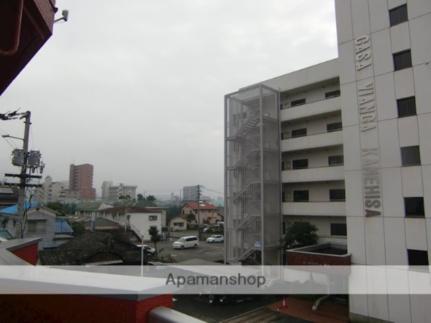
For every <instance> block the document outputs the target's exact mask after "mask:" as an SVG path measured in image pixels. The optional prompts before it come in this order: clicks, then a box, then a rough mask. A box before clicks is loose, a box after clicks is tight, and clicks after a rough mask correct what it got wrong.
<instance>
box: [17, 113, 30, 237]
mask: <svg viewBox="0 0 431 323" xmlns="http://www.w3.org/2000/svg"><path fill="white" fill-rule="evenodd" d="M23 118H24V119H25V121H24V124H25V127H24V140H23V145H22V149H23V151H24V162H23V163H22V166H21V174H20V175H21V176H20V179H19V189H18V207H17V215H18V216H19V218H20V221H18V222H19V231H18V232H19V233H20V238H21V239H22V238H24V230H25V218H24V217H25V188H26V184H27V160H28V141H29V135H30V125H31V122H30V118H31V112H30V111H27V112H24V114H23V116H22V117H21V118H20V119H23Z"/></svg>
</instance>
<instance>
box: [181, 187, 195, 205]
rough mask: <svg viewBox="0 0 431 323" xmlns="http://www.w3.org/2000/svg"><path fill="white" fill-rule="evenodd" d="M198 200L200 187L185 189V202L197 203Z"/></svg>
mask: <svg viewBox="0 0 431 323" xmlns="http://www.w3.org/2000/svg"><path fill="white" fill-rule="evenodd" d="M197 199H198V185H194V186H184V187H183V201H184V202H188V201H196V200H197Z"/></svg>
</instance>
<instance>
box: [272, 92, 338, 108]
mask: <svg viewBox="0 0 431 323" xmlns="http://www.w3.org/2000/svg"><path fill="white" fill-rule="evenodd" d="M338 97H340V94H338V95H333V96H330V97H325V98H321V99H315V100H307V101H305V103H303V104H295V105H291V103H281V104H280V109H281V110H284V109H293V108H297V107H303V106H305V105H309V104H312V103H317V102H324V101H328V100H331V99H335V98H338Z"/></svg>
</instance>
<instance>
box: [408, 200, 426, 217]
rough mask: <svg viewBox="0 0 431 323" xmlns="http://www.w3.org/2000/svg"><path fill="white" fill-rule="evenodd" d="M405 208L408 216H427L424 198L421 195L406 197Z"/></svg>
mask: <svg viewBox="0 0 431 323" xmlns="http://www.w3.org/2000/svg"><path fill="white" fill-rule="evenodd" d="M404 209H405V214H406V216H407V217H409V216H412V217H416V216H419V217H424V216H425V207H424V198H423V197H421V196H419V197H405V198H404Z"/></svg>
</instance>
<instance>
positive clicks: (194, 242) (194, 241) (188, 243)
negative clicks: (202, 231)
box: [172, 236, 199, 249]
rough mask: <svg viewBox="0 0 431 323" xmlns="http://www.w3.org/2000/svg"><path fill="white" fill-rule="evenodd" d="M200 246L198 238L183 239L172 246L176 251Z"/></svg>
mask: <svg viewBox="0 0 431 323" xmlns="http://www.w3.org/2000/svg"><path fill="white" fill-rule="evenodd" d="M197 246H199V239H198V237H197V236H186V237H181V238H179V239H178V240H177V241H175V242H174V243H173V244H172V247H173V248H174V249H185V248H194V247H197Z"/></svg>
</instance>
